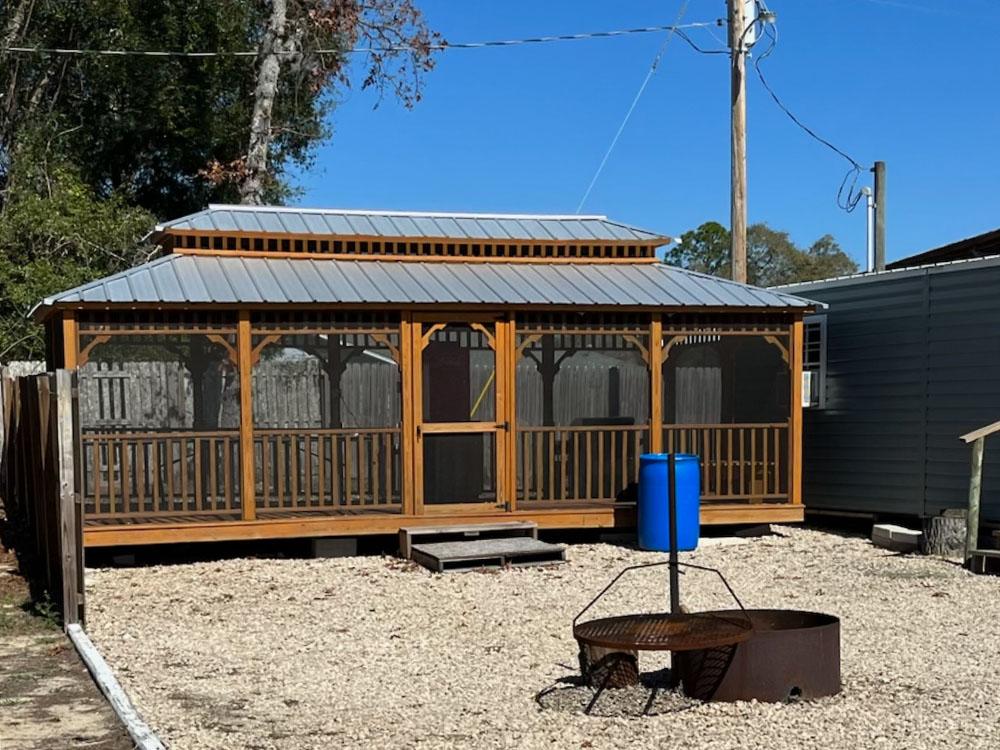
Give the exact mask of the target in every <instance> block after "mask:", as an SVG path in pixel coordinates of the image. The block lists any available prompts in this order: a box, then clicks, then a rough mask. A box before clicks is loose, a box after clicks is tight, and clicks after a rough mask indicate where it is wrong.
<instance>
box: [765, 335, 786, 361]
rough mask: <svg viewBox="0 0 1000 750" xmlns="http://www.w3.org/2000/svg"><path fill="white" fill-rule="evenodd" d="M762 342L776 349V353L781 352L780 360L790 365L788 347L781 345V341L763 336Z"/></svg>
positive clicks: (773, 337)
mask: <svg viewBox="0 0 1000 750" xmlns="http://www.w3.org/2000/svg"><path fill="white" fill-rule="evenodd" d="M764 341H766V342H767V343H769V344H771V345H772V346H776V347H778V351H780V352H781V358H782V359H783V360H785V364H786V365H790V364H791V361H790V360H789V356H788V347H787V346H785V345H784V344H783V343H781V340H780V339H779V338H778V337H777V336H765V337H764Z"/></svg>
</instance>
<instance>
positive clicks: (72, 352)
mask: <svg viewBox="0 0 1000 750" xmlns="http://www.w3.org/2000/svg"><path fill="white" fill-rule="evenodd" d="M62 333H63V367H65V368H66V369H67V370H75V369H76V368H77V362H78V360H79V352H80V335H79V334H80V327H79V325H78V323H77V319H76V311H74V310H67V311H66V312H64V313H63V319H62Z"/></svg>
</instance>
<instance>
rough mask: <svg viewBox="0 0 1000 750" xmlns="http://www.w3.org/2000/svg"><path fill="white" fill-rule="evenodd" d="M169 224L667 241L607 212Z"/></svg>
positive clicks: (208, 218)
mask: <svg viewBox="0 0 1000 750" xmlns="http://www.w3.org/2000/svg"><path fill="white" fill-rule="evenodd" d="M171 230H174V231H185V230H189V231H190V230H202V231H217V232H263V233H268V234H298V235H316V236H323V237H359V236H361V237H385V238H404V237H405V238H408V239H414V238H422V237H426V238H434V239H449V240H450V239H453V240H463V241H465V240H482V241H486V240H492V241H496V242H500V241H503V240H522V241H531V242H558V241H577V242H581V243H591V242H627V243H648V242H655V243H657V244H666V243H668V242H669V241H670V238H669V237H667V236H665V235H663V234H660V233H657V232H650V231H647V230H645V229H638V228H637V227H632V226H629V225H627V224H622V223H620V222H617V221H612V220H611V219H609V218H608V217H607V216H579V215H569V216H556V215H545V214H542V215H529V214H463V213H429V212H413V211H352V210H342V209H318V208H287V207H284V206H282V207H276V206H222V205H211V206H209V207H208V208H207V209H205V210H204V211H199V212H198V213H195V214H191V215H189V216H183V217H181V218H179V219H174V220H173V221H168V222H166V223H164V224H158V225H157V227H156V232H157V233H159V234H162V233H164V232H169V231H171Z"/></svg>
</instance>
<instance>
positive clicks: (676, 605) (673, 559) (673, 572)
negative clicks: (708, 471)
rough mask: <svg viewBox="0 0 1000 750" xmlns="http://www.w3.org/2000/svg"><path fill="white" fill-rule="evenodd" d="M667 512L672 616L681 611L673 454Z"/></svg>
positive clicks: (675, 472)
mask: <svg viewBox="0 0 1000 750" xmlns="http://www.w3.org/2000/svg"><path fill="white" fill-rule="evenodd" d="M667 476H668V484H667V487H668V488H669V489H668V490H667V503H668V505H667V511H668V512H669V514H670V516H669V524H670V528H669V534H670V614H672V615H676V614H679V613H680V611H681V593H680V589H679V585H680V584H679V582H678V580H677V459H676V458H675V456H674V454H673V453H668V454H667Z"/></svg>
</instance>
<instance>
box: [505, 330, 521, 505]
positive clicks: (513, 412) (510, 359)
mask: <svg viewBox="0 0 1000 750" xmlns="http://www.w3.org/2000/svg"><path fill="white" fill-rule="evenodd" d="M504 362H505V366H506V371H507V445H509V446H510V454H509V456H508V458H507V466H508V469H507V471H508V473H507V482H508V485H507V487H508V492H507V499H508V502H509V503H510V510H511V511H516V510H517V499H518V498H517V451H518V448H519V444H518V440H517V328H516V325H515V322H514V316H513V315H511V318H510V320H508V321H507V343H506V346H505V349H504Z"/></svg>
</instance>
